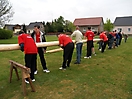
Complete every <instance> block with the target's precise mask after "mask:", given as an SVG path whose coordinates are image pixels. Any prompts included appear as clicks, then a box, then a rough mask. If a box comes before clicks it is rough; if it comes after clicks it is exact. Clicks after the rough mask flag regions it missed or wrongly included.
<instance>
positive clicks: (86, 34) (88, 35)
mask: <svg viewBox="0 0 132 99" xmlns="http://www.w3.org/2000/svg"><path fill="white" fill-rule="evenodd" d="M85 36H86V37H87V40H88V41H89V40H93V38H94V32H92V31H90V30H88V31H87V32H86V33H85Z"/></svg>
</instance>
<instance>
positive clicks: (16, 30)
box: [4, 24, 22, 34]
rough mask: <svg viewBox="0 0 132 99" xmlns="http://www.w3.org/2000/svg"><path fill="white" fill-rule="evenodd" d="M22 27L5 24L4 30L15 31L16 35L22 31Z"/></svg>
mask: <svg viewBox="0 0 132 99" xmlns="http://www.w3.org/2000/svg"><path fill="white" fill-rule="evenodd" d="M21 28H22V26H21V25H19V24H16V25H13V24H5V26H4V29H7V30H11V31H13V33H14V34H16V33H18V32H19V31H20V30H21Z"/></svg>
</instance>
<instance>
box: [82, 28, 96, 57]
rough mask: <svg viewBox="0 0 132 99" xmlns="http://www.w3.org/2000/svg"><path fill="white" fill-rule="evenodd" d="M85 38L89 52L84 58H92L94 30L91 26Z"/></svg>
mask: <svg viewBox="0 0 132 99" xmlns="http://www.w3.org/2000/svg"><path fill="white" fill-rule="evenodd" d="M85 38H87V54H86V56H85V57H84V58H87V59H89V58H91V55H92V48H93V47H94V45H93V38H94V32H92V31H91V27H88V30H87V31H86V33H85Z"/></svg>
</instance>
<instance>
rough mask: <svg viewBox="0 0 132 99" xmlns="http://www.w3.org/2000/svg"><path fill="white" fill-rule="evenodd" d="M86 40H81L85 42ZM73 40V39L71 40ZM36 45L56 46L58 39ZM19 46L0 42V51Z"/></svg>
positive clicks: (17, 48) (10, 49) (18, 47)
mask: <svg viewBox="0 0 132 99" xmlns="http://www.w3.org/2000/svg"><path fill="white" fill-rule="evenodd" d="M99 40H100V39H94V40H93V41H94V42H96V41H99ZM86 41H87V40H83V42H84V43H85V42H86ZM73 42H75V40H73ZM36 45H37V47H50V46H57V45H59V41H51V42H43V43H36ZM19 49H20V46H19V45H18V44H0V52H2V51H12V50H19Z"/></svg>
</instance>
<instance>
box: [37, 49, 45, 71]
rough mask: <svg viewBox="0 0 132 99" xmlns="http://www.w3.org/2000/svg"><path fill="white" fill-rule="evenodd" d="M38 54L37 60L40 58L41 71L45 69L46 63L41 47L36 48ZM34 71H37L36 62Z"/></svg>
mask: <svg viewBox="0 0 132 99" xmlns="http://www.w3.org/2000/svg"><path fill="white" fill-rule="evenodd" d="M38 54H39V58H40V61H41V65H42V67H43V69H47V67H46V61H45V58H44V52H43V48H42V47H39V48H38ZM36 70H37V62H36V67H35V71H36Z"/></svg>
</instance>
